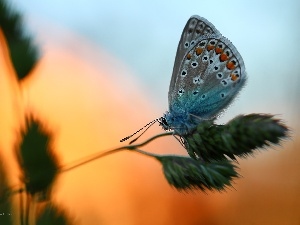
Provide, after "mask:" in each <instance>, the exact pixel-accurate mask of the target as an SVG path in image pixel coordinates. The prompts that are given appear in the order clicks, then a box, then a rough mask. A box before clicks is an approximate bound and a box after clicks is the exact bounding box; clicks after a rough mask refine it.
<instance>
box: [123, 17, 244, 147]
mask: <svg viewBox="0 0 300 225" xmlns="http://www.w3.org/2000/svg"><path fill="white" fill-rule="evenodd" d="M246 80H247V75H246V71H245V65H244V61H243V59H242V56H241V55H240V53H239V52H238V51H237V49H236V48H235V47H234V45H233V44H232V43H231V42H230V41H229V40H228V39H227V38H226V37H224V36H222V34H221V33H220V32H219V31H218V30H217V29H216V28H215V27H214V25H213V24H212V23H210V22H209V21H208V20H206V19H205V18H203V17H200V16H197V15H194V16H192V17H190V19H189V20H188V21H187V23H186V25H185V27H184V29H183V32H182V35H181V38H180V41H179V44H178V48H177V53H176V57H175V63H174V67H173V73H172V77H171V82H170V86H169V93H168V101H169V110H168V111H167V112H166V113H164V115H163V116H162V117H161V118H159V119H156V120H153V121H151V122H150V123H148V124H147V125H146V126H144V127H143V128H141V129H140V130H138V131H137V132H135V133H134V134H132V135H130V136H128V137H126V138H123V139H122V140H121V141H125V140H127V139H129V138H130V137H132V136H133V135H135V134H136V133H138V132H140V131H141V130H142V129H144V128H146V127H147V129H148V128H149V127H150V126H151V125H152V124H153V123H155V122H157V121H158V122H159V124H160V125H161V126H162V127H163V129H164V130H173V131H174V135H179V136H185V135H187V134H189V133H190V132H191V131H192V130H193V129H195V128H196V127H197V126H198V125H199V124H200V123H201V122H203V121H206V120H214V119H216V118H217V117H218V116H219V115H220V114H221V113H222V112H223V111H224V110H225V109H226V108H227V107H228V106H229V105H230V103H231V102H232V101H233V100H234V98H235V97H236V96H237V94H238V93H239V91H240V90H241V89H242V88H243V86H244V85H245V83H246ZM147 129H146V130H147ZM146 130H145V131H146ZM145 131H144V132H145ZM144 132H143V133H144ZM140 136H141V135H140ZM136 139H137V138H136ZM136 139H135V140H136ZM135 140H133V141H132V142H134V141H135ZM132 142H131V143H132Z"/></svg>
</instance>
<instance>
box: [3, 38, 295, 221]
mask: <svg viewBox="0 0 300 225" xmlns="http://www.w3.org/2000/svg"><path fill="white" fill-rule="evenodd" d="M70 41H71V42H72V43H71V46H79V47H78V48H74V49H71V48H64V47H63V46H60V45H57V44H56V43H51V42H50V43H47V45H45V48H44V49H43V50H44V51H43V54H42V57H41V59H40V61H39V62H38V64H37V66H36V68H35V69H34V70H33V71H32V73H31V74H30V76H29V77H28V78H26V79H25V80H24V81H23V82H21V84H20V85H18V84H17V82H16V78H15V75H14V71H13V69H12V66H11V64H10V61H9V57H8V53H7V50H6V49H5V48H6V47H5V42H4V39H3V37H1V43H0V44H1V49H0V54H1V59H0V96H1V99H2V100H1V106H0V110H1V111H0V115H1V126H2V129H1V130H0V132H1V133H0V135H1V136H0V138H1V139H0V145H1V157H3V158H4V159H5V160H4V162H5V166H6V168H7V172H8V174H9V177H10V182H11V184H15V183H16V182H18V171H17V170H16V162H15V159H14V156H13V153H12V147H13V145H14V143H15V141H16V138H15V137H16V136H15V134H16V130H17V128H18V126H19V124H20V122H22V115H23V114H24V111H32V112H34V113H35V114H36V115H37V117H38V118H40V119H41V120H42V121H44V122H45V123H46V125H47V126H48V127H49V129H50V130H52V131H54V143H53V145H54V147H55V151H56V154H57V155H58V156H59V158H60V162H61V165H68V164H69V163H72V162H74V161H76V160H78V159H81V158H83V157H85V156H88V155H90V154H93V153H97V152H100V151H104V150H106V149H110V148H112V147H117V146H120V143H119V139H121V138H123V137H124V136H127V135H128V134H130V133H132V132H133V131H135V130H137V129H139V128H140V127H141V126H142V125H144V124H145V123H147V122H149V121H151V120H152V119H155V118H157V117H159V116H161V115H162V113H163V112H164V111H163V110H162V109H158V107H157V106H156V104H155V103H154V102H151V100H150V99H148V98H147V95H146V94H145V92H144V91H143V84H141V83H139V81H137V80H136V79H135V77H134V76H133V75H132V73H131V72H130V71H129V69H128V68H127V67H126V65H124V64H123V63H122V62H120V61H119V60H118V59H116V58H114V57H113V56H111V55H109V54H108V53H106V52H104V51H103V50H101V49H99V48H96V47H95V46H94V45H93V44H92V43H89V42H88V41H86V40H84V39H82V38H81V37H76V35H74V37H71V38H70ZM82 54H86V55H89V54H91V55H92V56H93V59H94V61H93V62H91V61H90V60H88V59H86V58H85V57H82ZM95 62H97V63H95ZM154 88H155V87H154ZM165 92H166V96H162V97H163V98H167V90H166V91H165ZM242 101H245V99H240V100H239V102H242ZM236 104H239V103H236ZM295 108H296V107H295ZM295 108H294V109H295ZM253 112H256V110H255V108H253ZM297 115H298V112H297V111H295V112H293V113H292V112H291V114H290V117H288V118H285V119H286V120H288V124H289V125H292V128H293V138H292V140H287V141H285V142H283V144H282V147H281V148H273V149H268V151H265V150H262V151H261V152H259V153H257V154H256V155H255V157H250V158H248V159H247V160H239V163H240V164H239V166H240V171H239V172H240V174H241V175H242V178H241V179H238V180H236V181H235V184H234V188H231V189H228V190H227V191H226V192H222V193H213V192H207V193H202V192H199V191H195V192H192V193H181V192H178V191H177V190H175V189H173V188H171V187H170V186H169V185H168V184H167V182H166V180H165V179H164V177H163V173H162V170H161V166H160V164H159V163H158V162H156V161H154V160H153V159H151V158H148V157H145V156H141V155H139V154H136V153H132V152H121V153H117V154H114V155H111V156H107V157H105V158H102V159H99V160H97V161H94V162H91V163H89V164H87V165H84V166H82V167H79V168H77V169H74V170H72V171H69V172H67V173H63V174H61V175H60V176H59V178H58V180H57V182H56V184H55V188H54V192H53V199H54V201H55V202H56V203H57V204H59V205H62V206H64V208H65V209H66V210H67V212H68V213H69V215H70V216H72V217H73V218H74V220H75V222H76V224H83V225H87V224H88V225H94V224H95V225H96V224H104V225H119V224H120V225H135V224H136V225H147V224H149V225H150V224H158V225H159V224H161V225H166V224H172V225H181V224H182V225H183V224H192V225H193V224H195V225H196V224H197V225H200V224H206V225H218V224H231V225H234V224H273V225H274V224H278V225H282V224H295V225H296V224H300V202H299V200H300V198H299V196H300V175H299V171H300V164H299V157H300V153H299V146H300V143H299V138H298V134H299V129H298V128H299V127H298V125H299V121H297V120H296V118H297ZM158 132H162V130H161V128H159V127H157V126H156V125H155V126H154V127H152V128H151V130H150V131H148V132H147V134H146V135H145V136H144V137H143V138H142V139H141V140H143V139H145V138H147V137H150V136H151V135H153V134H156V133H158ZM144 149H145V150H148V151H151V152H155V153H161V154H167V153H173V154H186V153H185V150H184V149H183V148H182V147H181V146H180V145H179V143H178V142H177V141H176V140H175V139H174V138H171V137H168V138H164V139H162V140H158V141H156V142H155V143H152V144H150V145H149V146H147V147H146V148H144Z"/></svg>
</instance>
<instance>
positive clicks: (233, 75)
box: [230, 73, 239, 81]
mask: <svg viewBox="0 0 300 225" xmlns="http://www.w3.org/2000/svg"><path fill="white" fill-rule="evenodd" d="M230 77H231V80H232V81H236V80H237V79H238V78H239V77H238V76H236V75H235V74H233V73H232V74H230Z"/></svg>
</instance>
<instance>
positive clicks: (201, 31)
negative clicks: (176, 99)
mask: <svg viewBox="0 0 300 225" xmlns="http://www.w3.org/2000/svg"><path fill="white" fill-rule="evenodd" d="M210 34H215V35H221V34H220V32H219V31H218V30H217V29H216V28H215V27H214V25H213V24H212V23H210V22H209V21H208V20H206V19H205V18H203V17H200V16H197V15H194V16H192V17H191V18H190V19H189V20H188V21H187V23H186V25H185V27H184V29H183V31H182V34H181V38H180V41H179V44H178V47H177V53H176V57H175V63H174V67H173V74H172V78H171V82H170V87H169V94H168V99H169V104H170V102H171V101H172V96H173V95H172V93H173V92H174V88H175V83H176V80H177V77H178V73H179V68H180V66H181V63H182V59H183V57H184V56H185V55H186V53H187V50H188V49H189V48H190V47H193V46H194V45H195V44H196V40H198V39H199V38H201V37H203V36H208V35H210Z"/></svg>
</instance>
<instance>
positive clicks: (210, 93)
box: [169, 23, 247, 119]
mask: <svg viewBox="0 0 300 225" xmlns="http://www.w3.org/2000/svg"><path fill="white" fill-rule="evenodd" d="M188 24H189V23H188ZM187 30H188V29H187ZM187 33H189V31H186V28H185V30H184V32H183V37H185V36H187ZM192 33H193V32H192ZM188 40H190V39H188ZM185 41H186V39H184V38H183V39H181V42H182V43H184V42H185ZM182 43H179V45H182ZM181 48H182V46H180V47H178V49H181ZM181 53H182V52H181ZM180 57H182V58H181V60H180V59H179V58H177V57H176V61H179V60H180V63H179V67H178V68H177V67H176V65H175V66H174V68H176V70H174V71H173V75H172V80H171V86H170V90H169V101H170V102H169V107H170V110H172V111H173V113H174V114H176V113H177V112H178V113H181V112H182V111H185V112H187V113H188V114H191V115H194V116H195V117H198V118H200V119H212V118H214V117H216V116H217V115H218V114H219V113H220V112H222V111H223V110H224V109H225V108H226V107H227V106H228V105H229V104H230V103H231V102H232V100H233V99H234V98H235V97H236V95H237V93H238V92H239V91H240V90H241V89H242V87H243V85H244V84H245V81H246V79H247V76H246V72H245V65H244V62H243V59H242V57H241V55H240V54H239V52H238V51H237V49H236V48H235V47H234V45H233V44H232V43H231V42H230V41H229V40H228V39H227V38H225V37H223V36H222V35H221V34H220V33H219V32H218V33H215V34H212V35H201V36H200V37H199V38H198V39H196V40H195V43H193V45H190V47H189V48H188V49H187V50H185V53H184V54H183V56H182V54H181V55H180ZM179 111H181V112H179Z"/></svg>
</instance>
